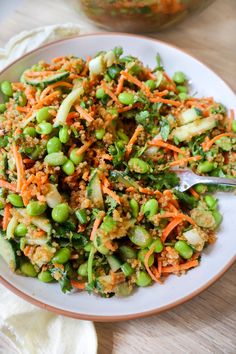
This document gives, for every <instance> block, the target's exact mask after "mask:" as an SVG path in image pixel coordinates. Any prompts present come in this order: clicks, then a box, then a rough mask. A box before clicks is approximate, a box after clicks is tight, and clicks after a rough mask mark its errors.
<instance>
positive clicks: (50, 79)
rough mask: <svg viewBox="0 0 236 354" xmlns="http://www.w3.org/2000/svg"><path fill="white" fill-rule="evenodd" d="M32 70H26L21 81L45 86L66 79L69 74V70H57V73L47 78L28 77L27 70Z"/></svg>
mask: <svg viewBox="0 0 236 354" xmlns="http://www.w3.org/2000/svg"><path fill="white" fill-rule="evenodd" d="M29 71H30V70H26V71H24V72H23V74H22V76H21V79H20V81H21V82H23V83H26V84H28V85H32V86H40V87H45V86H47V85H51V84H54V83H55V82H57V81H61V80H65V79H66V78H67V77H68V76H69V75H70V73H69V71H62V72H57V73H56V74H53V75H50V76H48V77H47V78H46V79H34V78H29V77H27V72H29Z"/></svg>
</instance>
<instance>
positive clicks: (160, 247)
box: [149, 237, 164, 253]
mask: <svg viewBox="0 0 236 354" xmlns="http://www.w3.org/2000/svg"><path fill="white" fill-rule="evenodd" d="M152 247H155V248H154V253H161V252H162V251H163V248H164V246H163V243H162V242H161V239H160V237H157V238H156V240H154V241H153V242H152V243H151V245H150V246H149V249H150V248H152Z"/></svg>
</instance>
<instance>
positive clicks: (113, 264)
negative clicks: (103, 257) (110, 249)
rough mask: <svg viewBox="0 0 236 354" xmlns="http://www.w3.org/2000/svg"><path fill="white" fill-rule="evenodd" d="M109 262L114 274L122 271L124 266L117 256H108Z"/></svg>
mask: <svg viewBox="0 0 236 354" xmlns="http://www.w3.org/2000/svg"><path fill="white" fill-rule="evenodd" d="M107 262H108V263H109V266H110V267H111V270H112V271H113V272H116V271H117V270H118V269H120V267H121V265H122V263H121V261H120V260H119V259H118V258H117V257H116V256H107Z"/></svg>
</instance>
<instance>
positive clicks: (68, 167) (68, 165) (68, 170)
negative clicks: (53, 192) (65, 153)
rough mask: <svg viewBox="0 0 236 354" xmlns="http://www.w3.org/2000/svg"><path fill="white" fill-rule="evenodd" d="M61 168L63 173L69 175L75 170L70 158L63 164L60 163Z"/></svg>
mask: <svg viewBox="0 0 236 354" xmlns="http://www.w3.org/2000/svg"><path fill="white" fill-rule="evenodd" d="M62 170H63V172H65V174H67V175H68V176H71V175H73V173H74V172H75V166H74V164H73V162H72V161H71V160H67V161H66V162H65V163H64V165H62Z"/></svg>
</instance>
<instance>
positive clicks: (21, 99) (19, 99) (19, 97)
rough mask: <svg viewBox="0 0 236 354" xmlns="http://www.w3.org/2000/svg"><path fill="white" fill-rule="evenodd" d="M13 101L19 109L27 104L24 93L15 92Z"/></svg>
mask: <svg viewBox="0 0 236 354" xmlns="http://www.w3.org/2000/svg"><path fill="white" fill-rule="evenodd" d="M14 99H15V101H16V103H17V104H18V106H20V107H24V106H25V105H26V103H27V98H26V95H25V93H24V92H16V94H15V95H14Z"/></svg>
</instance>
